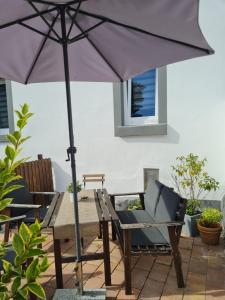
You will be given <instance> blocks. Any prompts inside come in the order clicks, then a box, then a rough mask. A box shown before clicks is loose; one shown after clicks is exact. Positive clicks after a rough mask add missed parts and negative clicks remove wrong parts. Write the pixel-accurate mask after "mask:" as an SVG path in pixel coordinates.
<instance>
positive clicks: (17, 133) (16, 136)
mask: <svg viewBox="0 0 225 300" xmlns="http://www.w3.org/2000/svg"><path fill="white" fill-rule="evenodd" d="M12 135H13V136H14V137H15V139H16V140H17V141H18V140H19V139H20V138H21V132H20V131H14V132H13V133H12Z"/></svg>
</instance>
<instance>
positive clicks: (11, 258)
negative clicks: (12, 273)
mask: <svg viewBox="0 0 225 300" xmlns="http://www.w3.org/2000/svg"><path fill="white" fill-rule="evenodd" d="M15 257H16V253H15V251H14V250H13V249H8V251H7V252H6V255H5V256H4V257H3V259H4V260H7V261H8V262H10V263H11V264H13V262H14V258H15ZM2 270H3V264H2V260H0V271H2Z"/></svg>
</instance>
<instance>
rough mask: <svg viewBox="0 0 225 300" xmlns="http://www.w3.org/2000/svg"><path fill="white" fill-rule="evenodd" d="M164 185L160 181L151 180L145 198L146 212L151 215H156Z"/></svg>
mask: <svg viewBox="0 0 225 300" xmlns="http://www.w3.org/2000/svg"><path fill="white" fill-rule="evenodd" d="M162 187H163V184H162V183H161V182H159V181H158V180H154V179H153V178H149V181H148V185H147V189H146V192H145V196H144V204H145V210H146V211H147V212H148V213H149V214H150V215H154V213H155V209H156V205H157V203H158V200H159V196H160V192H161V189H162Z"/></svg>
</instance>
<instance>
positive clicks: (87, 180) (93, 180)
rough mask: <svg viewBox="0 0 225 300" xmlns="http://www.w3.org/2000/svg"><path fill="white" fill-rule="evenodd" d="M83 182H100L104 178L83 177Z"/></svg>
mask: <svg viewBox="0 0 225 300" xmlns="http://www.w3.org/2000/svg"><path fill="white" fill-rule="evenodd" d="M83 181H85V182H97V181H98V182H102V181H105V180H104V179H83Z"/></svg>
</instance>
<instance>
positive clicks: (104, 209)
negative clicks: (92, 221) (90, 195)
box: [97, 190, 111, 221]
mask: <svg viewBox="0 0 225 300" xmlns="http://www.w3.org/2000/svg"><path fill="white" fill-rule="evenodd" d="M97 195H98V199H99V204H100V207H101V210H102V214H103V218H104V220H105V221H111V218H110V215H109V212H108V209H107V207H106V205H105V203H104V202H103V199H102V190H97Z"/></svg>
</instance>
